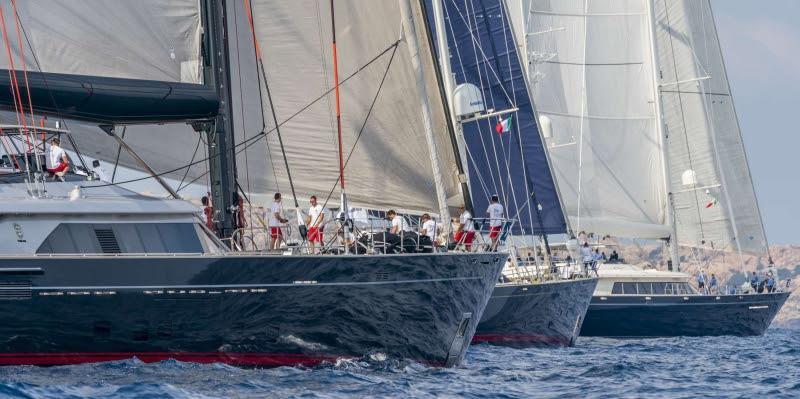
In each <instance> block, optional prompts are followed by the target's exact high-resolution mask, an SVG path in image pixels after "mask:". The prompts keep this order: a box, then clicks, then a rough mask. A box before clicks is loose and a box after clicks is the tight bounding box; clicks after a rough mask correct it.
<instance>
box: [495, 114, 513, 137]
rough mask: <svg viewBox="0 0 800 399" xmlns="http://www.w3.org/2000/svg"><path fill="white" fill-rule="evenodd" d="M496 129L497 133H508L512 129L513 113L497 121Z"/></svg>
mask: <svg viewBox="0 0 800 399" xmlns="http://www.w3.org/2000/svg"><path fill="white" fill-rule="evenodd" d="M494 131H495V132H497V134H503V133H508V132H510V131H511V115H509V116H508V118H505V119H500V120H499V121H497V125H496V126H495V127H494Z"/></svg>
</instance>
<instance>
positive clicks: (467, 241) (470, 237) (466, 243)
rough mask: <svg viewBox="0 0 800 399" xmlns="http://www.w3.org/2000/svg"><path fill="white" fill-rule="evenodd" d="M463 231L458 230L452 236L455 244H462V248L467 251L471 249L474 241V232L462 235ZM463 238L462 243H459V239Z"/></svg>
mask: <svg viewBox="0 0 800 399" xmlns="http://www.w3.org/2000/svg"><path fill="white" fill-rule="evenodd" d="M464 233H465V232H464V230H459V231H457V232H456V233H455V234H453V238H454V239H455V240H456V242H457V243H462V242H463V243H464V246H465V247H466V248H467V249H470V248H472V240H474V239H475V232H474V231H467V232H466V234H464ZM462 237H463V238H464V241H461V238H462Z"/></svg>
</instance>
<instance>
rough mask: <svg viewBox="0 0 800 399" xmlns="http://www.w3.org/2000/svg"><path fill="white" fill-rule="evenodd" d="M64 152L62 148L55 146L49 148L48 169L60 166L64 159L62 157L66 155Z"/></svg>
mask: <svg viewBox="0 0 800 399" xmlns="http://www.w3.org/2000/svg"><path fill="white" fill-rule="evenodd" d="M66 154H67V153H66V151H64V149H63V148H61V147H57V146H50V168H51V169H53V168H55V167H56V166H58V164H60V163H61V162H62V161H61V160H62V159H64V155H66Z"/></svg>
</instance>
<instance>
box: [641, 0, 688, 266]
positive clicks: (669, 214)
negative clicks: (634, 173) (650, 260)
mask: <svg viewBox="0 0 800 399" xmlns="http://www.w3.org/2000/svg"><path fill="white" fill-rule="evenodd" d="M647 11H648V13H647V16H648V17H647V22H648V25H649V26H650V57H651V62H652V63H653V90H654V93H653V94H654V95H655V106H656V112H655V114H656V130H657V132H658V144H659V147H661V169H662V173H663V174H664V193H665V194H666V198H665V199H666V200H667V203H666V206H665V208H666V219H667V223H669V226H670V237H669V242H668V245H669V255H670V264H669V269H670V270H672V268H673V267H675V268H677V269H678V270H680V255H679V254H678V229H677V226H676V223H675V210H674V201H673V199H672V178H671V176H670V167H669V149H668V148H667V135H666V129H664V127H665V126H664V121H663V111H662V104H661V85H660V83H659V73H658V57H657V56H656V17H655V10H654V6H653V0H647Z"/></svg>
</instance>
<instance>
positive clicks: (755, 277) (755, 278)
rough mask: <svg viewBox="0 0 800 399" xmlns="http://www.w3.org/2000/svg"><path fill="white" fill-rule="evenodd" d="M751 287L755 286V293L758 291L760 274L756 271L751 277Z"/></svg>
mask: <svg viewBox="0 0 800 399" xmlns="http://www.w3.org/2000/svg"><path fill="white" fill-rule="evenodd" d="M750 287H751V288H753V293H756V292H758V275H757V274H756V272H753V275H752V276H751V277H750Z"/></svg>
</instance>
